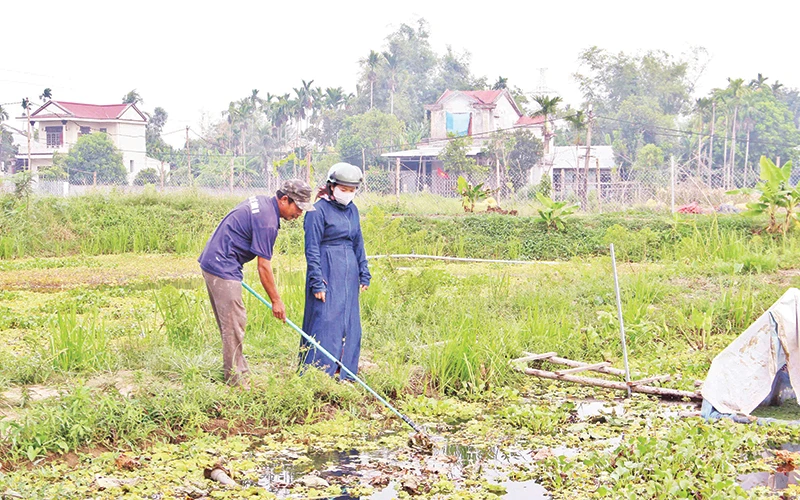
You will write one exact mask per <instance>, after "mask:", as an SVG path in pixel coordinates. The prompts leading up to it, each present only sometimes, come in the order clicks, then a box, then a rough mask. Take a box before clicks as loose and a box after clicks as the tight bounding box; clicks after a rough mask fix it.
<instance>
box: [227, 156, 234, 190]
mask: <svg viewBox="0 0 800 500" xmlns="http://www.w3.org/2000/svg"><path fill="white" fill-rule="evenodd" d="M233 162H234V158H233V156H231V179H230V182H229V184H230V186H229V187H228V190H229V191H230V192H231V193H232V192H233Z"/></svg>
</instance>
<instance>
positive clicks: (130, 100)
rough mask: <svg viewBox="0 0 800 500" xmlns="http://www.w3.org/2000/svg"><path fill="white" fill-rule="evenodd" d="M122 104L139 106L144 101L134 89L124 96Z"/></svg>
mask: <svg viewBox="0 0 800 500" xmlns="http://www.w3.org/2000/svg"><path fill="white" fill-rule="evenodd" d="M122 102H123V104H139V103H141V102H144V101H142V96H140V95H139V92H137V91H136V89H133V90H131V91H130V92H128V93H127V94H125V95H124V96H122Z"/></svg>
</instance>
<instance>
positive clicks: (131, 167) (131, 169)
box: [131, 160, 133, 173]
mask: <svg viewBox="0 0 800 500" xmlns="http://www.w3.org/2000/svg"><path fill="white" fill-rule="evenodd" d="M131 173H133V160H131Z"/></svg>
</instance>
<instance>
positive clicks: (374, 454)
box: [258, 444, 574, 500]
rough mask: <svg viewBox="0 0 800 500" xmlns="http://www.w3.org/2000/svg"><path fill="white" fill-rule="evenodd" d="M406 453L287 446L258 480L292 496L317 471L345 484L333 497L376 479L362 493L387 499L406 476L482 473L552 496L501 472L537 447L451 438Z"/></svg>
mask: <svg viewBox="0 0 800 500" xmlns="http://www.w3.org/2000/svg"><path fill="white" fill-rule="evenodd" d="M554 451H555V452H557V453H556V454H567V455H569V454H572V453H574V451H573V450H569V449H567V448H564V449H563V450H554ZM559 451H560V452H559ZM408 455H409V454H408V451H407V450H398V451H394V452H391V451H388V450H378V451H369V452H359V451H358V450H355V449H351V450H347V451H326V452H320V453H311V454H308V455H298V454H294V453H292V452H285V453H284V455H283V456H281V457H278V458H277V459H276V460H275V461H273V462H272V463H271V464H270V465H269V466H267V467H266V468H265V469H264V471H263V474H262V475H261V479H260V480H259V481H258V484H259V486H262V487H263V488H266V489H267V490H268V491H270V492H272V493H274V494H275V495H277V496H278V497H279V498H292V497H293V495H292V494H291V490H290V488H291V487H292V486H293V484H295V483H296V482H297V481H298V480H299V479H301V478H304V477H305V476H306V475H308V474H309V473H312V472H313V474H314V476H315V477H318V478H321V479H322V480H324V481H325V482H327V483H328V484H338V485H341V487H342V495H340V496H338V497H331V498H337V499H339V500H346V499H353V498H358V497H353V496H350V495H348V494H347V493H348V490H349V489H352V488H353V487H355V486H359V485H362V486H363V485H373V488H374V491H375V492H374V493H373V494H371V495H370V496H368V497H361V498H362V499H363V500H366V499H369V500H389V499H392V498H397V496H398V494H399V492H400V491H402V490H403V489H404V488H407V487H409V484H408V483H407V482H405V481H407V479H406V478H409V477H411V478H419V479H420V480H422V479H423V478H424V477H426V476H428V477H437V478H438V477H444V478H447V479H450V480H452V481H454V482H458V481H460V480H462V479H464V478H466V477H473V478H474V477H481V478H484V479H486V480H488V481H490V482H492V483H495V484H499V485H501V486H502V487H504V488H505V491H506V494H505V495H503V498H509V499H533V500H536V499H547V498H550V497H549V496H548V495H547V491H546V490H545V489H544V487H542V486H541V485H539V484H537V483H536V482H535V481H524V482H514V481H511V480H509V479H508V477H507V476H506V474H505V473H504V472H503V470H504V469H506V468H514V469H519V468H521V467H522V468H524V467H525V466H528V465H530V464H532V463H533V462H534V458H533V455H534V453H533V452H530V451H526V450H513V451H509V450H501V449H500V448H499V447H489V448H486V449H479V448H475V447H472V446H467V445H462V444H447V445H445V446H442V447H439V448H436V449H435V450H434V453H433V455H429V456H426V455H414V456H413V457H409V456H408ZM412 481H413V479H412ZM420 482H422V481H420ZM323 484H324V483H323Z"/></svg>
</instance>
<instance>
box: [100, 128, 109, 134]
mask: <svg viewBox="0 0 800 500" xmlns="http://www.w3.org/2000/svg"><path fill="white" fill-rule="evenodd" d="M100 132H102V133H104V134H107V133H108V129H107V128H101V129H100Z"/></svg>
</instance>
